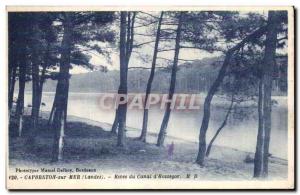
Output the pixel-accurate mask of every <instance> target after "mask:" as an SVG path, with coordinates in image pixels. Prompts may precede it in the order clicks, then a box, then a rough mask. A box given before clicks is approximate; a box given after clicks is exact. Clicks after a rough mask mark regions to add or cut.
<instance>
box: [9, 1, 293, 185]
mask: <svg viewBox="0 0 300 195" xmlns="http://www.w3.org/2000/svg"><path fill="white" fill-rule="evenodd" d="M6 10H7V28H6V29H7V67H8V68H7V70H8V71H7V83H6V87H7V108H6V109H7V130H6V132H7V133H6V136H7V138H6V139H7V144H6V147H7V149H6V151H7V154H6V156H7V162H6V171H7V174H6V187H7V188H8V189H9V190H18V189H19V190H20V189H21V190H22V189H32V190H34V189H39V190H41V189H71V190H73V189H74V190H75V189H98V190H104V189H110V190H116V189H123V190H125V189H132V190H133V189H139V190H159V189H169V190H175V189H194V190H199V189H212V190H214V189H215V190H216V189H294V188H295V183H294V182H295V153H294V151H295V138H294V135H295V132H294V131H295V129H294V112H295V111H294V75H295V73H294V69H295V65H294V36H295V35H294V8H293V7H172V6H171V7H163V6H162V7H105V6H103V7H97V6H96V7H83V6H82V7H80V6H78V7H72V6H70V7H55V6H54V7H46V6H44V7H43V6H35V7H30V6H28V7H26V6H23V7H22V6H7V7H6Z"/></svg>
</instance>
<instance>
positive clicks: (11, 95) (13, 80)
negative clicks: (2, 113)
mask: <svg viewBox="0 0 300 195" xmlns="http://www.w3.org/2000/svg"><path fill="white" fill-rule="evenodd" d="M16 72H17V66H16V65H14V66H13V67H12V71H11V75H10V83H9V91H8V93H9V94H8V109H9V112H11V109H12V105H13V100H14V91H15V83H16Z"/></svg>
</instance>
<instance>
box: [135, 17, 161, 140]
mask: <svg viewBox="0 0 300 195" xmlns="http://www.w3.org/2000/svg"><path fill="white" fill-rule="evenodd" d="M163 14H164V13H163V12H161V14H160V17H159V20H158V25H157V31H156V38H155V45H154V51H153V59H152V66H151V72H150V76H149V79H148V83H147V88H146V96H145V102H144V117H143V127H142V132H141V136H140V140H141V141H143V142H146V135H147V125H148V111H149V110H148V108H147V102H148V97H149V94H150V93H151V87H152V82H153V79H154V73H155V66H156V59H157V51H158V45H159V39H160V28H161V22H162V18H163Z"/></svg>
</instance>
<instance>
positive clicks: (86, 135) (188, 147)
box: [9, 113, 287, 180]
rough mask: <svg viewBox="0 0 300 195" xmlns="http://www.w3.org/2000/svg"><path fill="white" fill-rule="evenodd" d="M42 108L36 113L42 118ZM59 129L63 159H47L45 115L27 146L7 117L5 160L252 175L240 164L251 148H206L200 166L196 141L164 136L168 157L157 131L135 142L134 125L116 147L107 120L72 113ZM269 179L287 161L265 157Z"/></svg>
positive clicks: (202, 175) (281, 173)
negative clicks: (122, 143)
mask: <svg viewBox="0 0 300 195" xmlns="http://www.w3.org/2000/svg"><path fill="white" fill-rule="evenodd" d="M46 115H47V114H46V113H43V115H42V117H43V118H46ZM68 121H69V122H68V125H67V128H66V132H65V135H66V136H65V148H64V160H63V161H61V162H58V163H50V160H51V149H52V141H53V130H52V129H51V128H50V127H48V126H47V120H46V119H40V124H39V128H38V132H39V133H38V136H37V137H36V144H35V147H34V149H31V148H32V147H28V146H29V145H30V143H29V144H28V143H26V139H25V138H20V137H17V136H15V135H14V133H12V132H14V131H15V130H16V124H15V122H14V121H12V122H11V126H10V130H9V131H10V136H9V137H10V138H9V159H10V160H9V164H10V168H13V167H36V168H38V167H47V168H48V167H49V168H51V167H57V166H60V167H68V168H71V167H73V168H76V167H82V168H97V169H100V170H101V171H102V172H105V173H131V172H135V173H155V172H158V173H165V174H168V173H172V174H188V173H192V174H197V175H198V177H199V179H202V180H241V179H246V180H248V179H252V172H253V163H245V162H244V159H245V157H246V156H247V155H250V156H253V154H251V153H247V152H243V151H239V150H236V149H232V148H226V147H218V146H215V147H213V148H212V151H211V156H210V157H209V158H208V159H207V160H206V166H205V167H202V168H201V167H200V166H198V165H197V164H196V163H194V161H195V157H196V154H197V147H198V145H197V143H193V142H188V141H185V140H182V139H178V138H173V137H167V139H166V145H167V144H169V143H171V142H172V141H173V142H174V143H175V150H174V156H173V157H172V158H170V157H168V156H167V148H166V147H162V148H158V147H156V146H155V144H154V142H155V140H156V137H157V135H155V134H149V135H148V142H150V143H143V142H140V141H138V140H136V139H134V138H133V137H134V136H135V135H137V134H138V132H137V131H136V130H132V129H129V131H128V132H127V133H128V135H129V136H131V137H128V138H127V140H126V143H127V145H126V148H118V147H116V136H115V135H112V134H110V132H109V129H110V125H109V124H103V123H99V122H96V121H90V120H86V119H82V118H78V117H74V116H70V117H69V118H68ZM29 128H30V125H29V118H28V117H26V118H25V121H24V135H25V137H26V133H27V132H28V130H29ZM269 167H270V168H269V169H270V174H269V175H270V177H269V179H285V178H286V177H287V161H286V160H282V159H278V158H273V157H271V158H270V165H269Z"/></svg>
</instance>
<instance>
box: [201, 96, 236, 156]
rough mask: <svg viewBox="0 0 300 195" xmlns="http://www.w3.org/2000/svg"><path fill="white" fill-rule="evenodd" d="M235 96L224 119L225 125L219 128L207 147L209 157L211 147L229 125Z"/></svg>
mask: <svg viewBox="0 0 300 195" xmlns="http://www.w3.org/2000/svg"><path fill="white" fill-rule="evenodd" d="M233 97H234V96H233V95H232V98H231V103H230V106H229V108H228V111H227V113H226V115H225V118H224V121H223V123H222V124H221V126H220V127H219V129H218V130H217V131H216V133H215V135H214V136H213V138H212V139H211V141H210V142H209V144H208V146H207V150H206V156H207V157H208V156H209V154H210V151H211V147H212V145H213V143H214V141H215V140H216V139H217V137H218V135H219V134H220V132H221V131H222V129H223V128H224V127H225V125H226V124H227V120H228V117H229V115H230V112H231V110H232V106H233Z"/></svg>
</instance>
